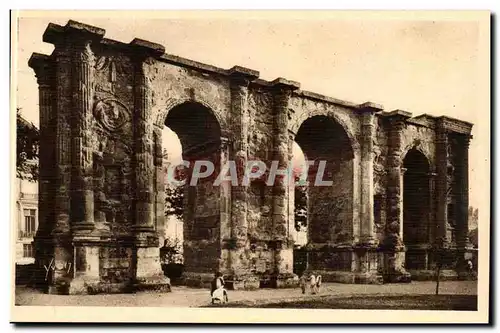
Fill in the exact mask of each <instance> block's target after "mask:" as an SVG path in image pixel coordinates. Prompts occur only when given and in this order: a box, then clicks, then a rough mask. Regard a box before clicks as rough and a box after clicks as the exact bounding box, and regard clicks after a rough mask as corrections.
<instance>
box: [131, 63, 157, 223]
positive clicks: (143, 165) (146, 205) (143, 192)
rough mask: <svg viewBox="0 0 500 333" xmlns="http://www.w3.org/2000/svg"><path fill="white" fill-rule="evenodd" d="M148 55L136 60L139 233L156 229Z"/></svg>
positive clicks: (136, 219)
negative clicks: (146, 70)
mask: <svg viewBox="0 0 500 333" xmlns="http://www.w3.org/2000/svg"><path fill="white" fill-rule="evenodd" d="M145 61H146V57H145V56H142V55H139V56H137V57H136V59H135V69H134V70H135V71H134V107H135V113H134V142H135V147H134V148H135V226H134V229H135V230H136V231H137V232H139V233H140V232H153V231H154V193H153V188H154V172H155V169H154V162H153V123H152V115H151V96H150V94H151V91H150V87H149V81H148V78H147V76H146V73H145V66H146V64H145Z"/></svg>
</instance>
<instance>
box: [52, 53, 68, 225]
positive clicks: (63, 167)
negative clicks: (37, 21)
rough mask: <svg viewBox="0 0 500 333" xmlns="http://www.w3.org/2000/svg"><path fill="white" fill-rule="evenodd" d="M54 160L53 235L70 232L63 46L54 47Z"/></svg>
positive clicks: (66, 102)
mask: <svg viewBox="0 0 500 333" xmlns="http://www.w3.org/2000/svg"><path fill="white" fill-rule="evenodd" d="M54 61H55V63H56V89H57V90H56V109H57V111H56V135H55V136H56V138H57V142H56V157H55V164H56V165H55V172H56V179H55V180H56V186H55V226H54V229H53V233H56V234H63V233H64V234H66V233H69V231H70V219H69V217H70V187H71V151H72V147H71V127H70V123H71V117H70V113H69V112H68V111H69V110H71V80H70V78H71V76H70V74H71V53H70V50H69V48H68V47H67V45H65V44H61V45H56V47H55V50H54Z"/></svg>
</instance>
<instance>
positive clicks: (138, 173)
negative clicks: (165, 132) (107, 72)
mask: <svg viewBox="0 0 500 333" xmlns="http://www.w3.org/2000/svg"><path fill="white" fill-rule="evenodd" d="M130 45H131V46H132V50H133V51H134V55H133V61H134V109H135V110H134V117H133V118H134V143H135V146H134V151H135V156H134V162H135V202H134V204H135V206H134V210H135V224H134V227H133V230H134V233H135V249H134V261H135V267H134V268H135V269H134V271H135V288H136V289H139V290H141V289H168V288H169V287H168V286H169V281H168V279H167V278H166V277H165V275H164V274H163V271H162V269H161V264H160V248H159V247H160V244H159V240H158V235H157V234H156V231H155V214H156V211H155V193H154V192H153V191H154V188H155V178H156V177H155V173H156V169H155V165H154V164H155V161H154V151H153V149H154V147H153V144H154V142H153V140H154V135H153V115H152V105H151V101H152V99H151V87H150V83H149V78H148V74H147V71H148V69H149V66H150V64H152V62H153V61H154V57H156V56H159V55H161V54H163V53H164V51H165V49H164V47H163V46H161V45H158V44H154V43H151V42H147V41H143V40H139V39H134V40H133V41H132V42H131V43H130ZM161 245H163V244H161Z"/></svg>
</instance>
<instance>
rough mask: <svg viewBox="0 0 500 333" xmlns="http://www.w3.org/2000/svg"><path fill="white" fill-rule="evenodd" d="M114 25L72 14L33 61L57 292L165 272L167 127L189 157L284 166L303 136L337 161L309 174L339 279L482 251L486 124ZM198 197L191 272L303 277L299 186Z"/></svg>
mask: <svg viewBox="0 0 500 333" xmlns="http://www.w3.org/2000/svg"><path fill="white" fill-rule="evenodd" d="M104 34H105V31H104V30H103V29H100V28H96V27H93V26H89V25H85V24H82V23H78V22H74V21H69V22H68V23H67V24H66V25H65V26H60V25H57V24H49V26H48V27H47V29H46V31H45V33H44V34H43V40H44V42H47V43H52V44H54V46H55V48H54V51H53V53H52V54H51V55H42V54H38V53H34V54H33V55H32V57H31V59H30V60H29V65H30V66H31V67H32V68H33V69H34V71H35V73H36V77H37V80H38V84H39V96H40V103H39V104H40V132H41V145H40V182H39V184H40V185H39V186H40V189H39V193H40V201H39V212H40V216H39V221H40V227H39V229H38V233H37V235H36V238H35V246H36V262H37V265H38V267H39V274H40V281H41V283H45V285H46V286H47V287H48V289H47V290H48V291H49V292H55V293H71V294H73V293H75V294H76V293H89V292H115V291H126V290H137V289H144V288H158V289H161V288H162V287H164V286H165V285H166V283H167V279H166V278H165V276H164V274H163V272H162V270H161V267H160V262H159V247H160V246H161V245H162V244H163V237H164V233H163V229H164V223H165V218H164V192H163V189H164V186H163V184H164V173H163V171H162V147H161V142H162V139H161V130H162V129H163V128H164V126H165V125H167V126H168V127H170V128H171V129H172V130H174V131H175V132H176V133H177V135H178V136H179V138H180V141H181V143H182V148H183V157H184V159H185V160H195V159H199V158H208V157H209V158H211V160H213V161H216V162H219V164H217V163H216V167H220V165H223V164H224V161H227V160H237V161H240V162H242V161H243V162H244V161H246V160H247V159H249V158H252V159H258V160H261V161H264V162H265V163H266V164H269V163H270V162H271V161H273V160H277V161H279V165H280V167H283V168H285V167H286V166H287V164H288V163H289V160H290V158H291V152H292V148H291V147H292V143H293V142H294V141H295V142H297V143H298V144H299V145H300V147H301V148H302V150H303V152H304V154H305V155H306V158H307V159H308V160H326V161H327V172H326V177H328V179H330V180H332V181H333V183H334V185H333V186H330V187H318V188H311V189H309V203H308V233H309V237H308V239H309V244H308V245H307V249H308V271H312V272H318V273H320V274H322V276H323V280H324V281H342V282H346V283H381V281H382V279H383V278H384V277H385V276H390V277H391V279H392V280H396V281H408V280H409V279H410V278H412V277H414V278H416V277H420V276H425V274H426V273H429V271H430V270H431V269H433V267H434V266H433V265H434V264H435V261H436V258H435V255H434V254H435V253H436V251H432V249H433V248H435V246H436V244H438V243H440V242H441V243H443V244H444V245H445V247H446V248H447V250H446V251H447V253H449V254H451V259H449V260H446V262H445V263H444V267H443V269H444V271H446V272H448V273H447V274H455V275H457V274H458V275H459V273H460V270H461V267H462V265H461V264H460V262H461V260H460V258H462V257H463V255H464V254H465V253H466V252H467V251H468V244H467V232H468V220H467V219H468V214H467V209H468V147H469V140H470V139H471V135H470V132H471V128H472V125H471V124H469V123H466V122H463V121H460V120H457V119H451V118H448V117H434V116H430V115H421V116H417V117H412V115H411V114H410V113H408V112H405V111H401V110H395V111H390V112H388V111H385V110H383V108H382V107H381V106H380V105H377V104H374V103H371V102H367V103H363V104H361V105H358V104H352V103H348V102H344V101H340V100H337V99H333V98H329V97H325V96H321V95H318V94H315V93H311V92H308V91H303V90H300V88H299V83H297V82H293V81H289V80H286V79H283V78H277V79H276V80H274V81H271V82H269V81H264V80H262V79H259V72H257V71H255V70H251V69H247V68H244V67H240V66H234V67H233V68H231V69H228V70H226V69H221V68H217V67H214V66H210V65H205V64H201V63H197V62H194V61H191V60H187V59H183V58H179V57H176V56H172V55H168V54H165V49H164V47H163V46H161V45H158V44H155V43H151V42H148V41H144V40H140V39H134V40H133V41H131V42H130V43H122V42H118V41H114V40H110V39H107V38H104ZM353 88H354V87H353ZM186 194H187V195H186V199H185V205H186V206H185V213H184V261H185V279H186V283H187V284H190V285H202V284H203V282H204V281H206V280H207V279H210V278H211V277H212V276H213V272H214V271H216V270H219V271H221V272H223V273H224V275H225V276H226V277H227V280H228V281H229V282H230V284H231V285H232V287H233V288H235V289H237V288H248V289H251V288H258V287H259V283H260V281H261V280H262V279H270V280H271V281H272V285H273V286H274V287H286V286H292V285H294V284H295V283H296V281H297V278H296V275H295V274H294V273H293V240H292V237H291V231H292V229H293V226H294V221H293V220H294V214H293V206H294V203H293V191H291V190H290V188H289V187H288V186H285V185H284V184H283V182H280V181H277V182H275V184H274V185H273V186H272V187H269V186H264V184H263V183H262V181H260V180H259V179H256V180H254V181H252V183H251V184H250V186H232V185H231V184H230V182H224V183H223V184H222V185H221V186H213V185H212V182H211V181H208V180H200V181H199V182H198V184H197V186H188V187H187V188H186ZM388 243H389V245H387V244H388ZM390 244H392V245H390ZM457 263H458V264H457ZM47 267H48V269H47Z"/></svg>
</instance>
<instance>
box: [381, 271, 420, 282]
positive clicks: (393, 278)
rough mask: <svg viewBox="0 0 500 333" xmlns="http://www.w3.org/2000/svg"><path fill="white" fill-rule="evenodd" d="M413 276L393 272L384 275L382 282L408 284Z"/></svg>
mask: <svg viewBox="0 0 500 333" xmlns="http://www.w3.org/2000/svg"><path fill="white" fill-rule="evenodd" d="M412 278H413V275H412V274H411V273H410V272H407V271H403V272H393V273H387V274H384V277H383V280H384V282H385V283H410V282H411V280H412Z"/></svg>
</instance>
